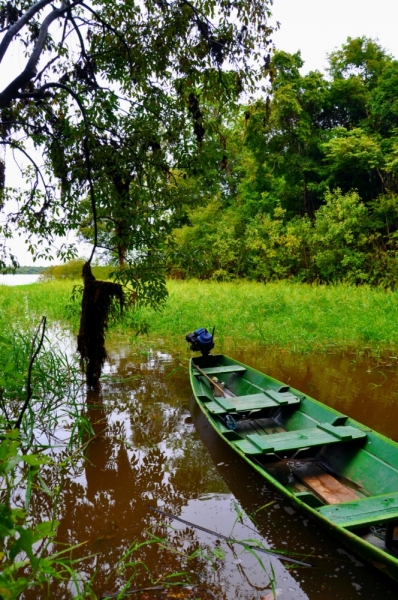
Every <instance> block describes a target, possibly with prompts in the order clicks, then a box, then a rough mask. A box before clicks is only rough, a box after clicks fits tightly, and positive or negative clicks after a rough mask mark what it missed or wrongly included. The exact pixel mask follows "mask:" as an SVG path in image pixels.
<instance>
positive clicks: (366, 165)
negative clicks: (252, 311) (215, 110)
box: [169, 37, 398, 287]
mask: <svg viewBox="0 0 398 600" xmlns="http://www.w3.org/2000/svg"><path fill="white" fill-rule="evenodd" d="M328 58H329V69H328V71H327V72H326V73H325V74H323V73H320V72H318V71H314V72H310V73H307V74H302V66H303V61H302V58H301V55H300V52H297V53H295V54H288V53H286V52H283V51H282V50H278V51H276V52H275V53H274V54H273V57H272V62H271V64H270V73H271V76H272V77H271V79H272V81H271V83H270V84H269V86H268V89H267V91H266V93H265V94H263V95H262V97H259V98H257V99H256V100H254V101H253V102H250V103H249V104H246V105H245V106H242V107H241V110H240V111H239V112H238V113H237V116H236V117H235V119H231V121H230V123H229V124H228V126H227V127H226V128H225V130H224V136H225V138H226V140H227V147H228V149H229V161H228V169H227V185H225V184H221V185H220V186H219V188H218V193H217V194H216V195H213V198H212V200H211V203H209V204H207V205H206V208H205V209H203V208H202V209H198V208H195V207H191V208H189V209H188V212H187V222H186V223H185V224H184V226H183V227H180V228H178V229H176V231H175V236H176V239H177V246H176V248H175V249H174V250H172V251H171V252H170V255H169V273H170V274H171V275H172V276H181V277H187V276H192V275H194V276H199V277H212V278H216V279H231V278H235V277H244V276H246V277H247V276H249V277H253V278H255V279H258V280H262V281H268V280H272V279H280V278H290V279H294V280H298V281H310V282H312V281H319V282H331V281H341V280H345V281H347V282H351V283H356V284H357V283H361V282H367V283H372V284H379V285H384V286H386V287H395V286H396V285H398V254H397V252H398V246H397V238H398V212H397V208H398V178H397V175H398V169H397V165H398V162H397V157H398V154H397V149H398V121H397V116H398V110H397V106H398V101H397V83H398V79H397V77H398V61H397V60H395V59H394V58H393V57H392V56H390V55H389V54H388V53H387V52H386V51H385V50H384V49H383V48H382V47H381V46H380V45H379V44H378V43H376V42H374V41H373V40H369V39H367V38H365V37H362V38H356V39H350V38H349V39H348V40H347V42H346V43H345V44H343V46H342V48H341V49H338V50H336V51H334V52H332V53H331V54H330V55H329V57H328ZM206 213H207V214H208V215H209V218H207V220H205V218H204V215H205V214H206ZM196 256H198V257H200V259H201V260H198V261H196V262H195V261H194V260H192V257H196Z"/></svg>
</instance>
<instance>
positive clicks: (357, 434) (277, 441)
mask: <svg viewBox="0 0 398 600" xmlns="http://www.w3.org/2000/svg"><path fill="white" fill-rule="evenodd" d="M365 437H366V433H365V432H364V431H360V430H359V429H356V428H355V427H351V426H346V425H340V426H335V425H330V424H329V423H319V424H318V426H317V427H311V428H309V429H298V430H296V431H286V432H285V433H273V434H270V435H260V434H258V433H252V434H249V435H247V437H246V439H245V440H239V441H236V442H233V444H234V445H235V446H236V447H237V448H239V449H240V450H241V451H242V452H244V453H245V454H267V453H271V452H275V453H278V452H284V451H287V450H300V449H303V448H311V447H313V446H324V445H325V444H336V443H337V442H347V441H350V440H358V439H361V438H365Z"/></svg>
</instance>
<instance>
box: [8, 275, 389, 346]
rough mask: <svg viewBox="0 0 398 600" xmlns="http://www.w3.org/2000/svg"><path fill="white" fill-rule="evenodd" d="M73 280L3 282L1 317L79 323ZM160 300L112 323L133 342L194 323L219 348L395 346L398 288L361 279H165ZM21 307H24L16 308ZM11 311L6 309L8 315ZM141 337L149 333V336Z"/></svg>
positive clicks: (170, 335) (172, 337)
mask: <svg viewBox="0 0 398 600" xmlns="http://www.w3.org/2000/svg"><path fill="white" fill-rule="evenodd" d="M73 287H74V284H73V283H71V282H48V283H42V284H32V285H30V286H25V287H19V288H5V286H3V287H2V288H1V294H0V311H4V314H5V316H6V318H9V317H11V318H17V319H21V318H22V315H21V307H23V310H25V312H27V313H29V314H32V313H33V314H35V315H38V316H41V315H42V314H46V315H47V317H49V318H50V319H53V320H56V321H63V322H67V323H68V324H69V325H70V326H71V327H72V328H73V329H75V330H76V329H77V327H78V318H79V297H78V296H76V297H75V299H74V300H73V301H72V300H71V292H72V288H73ZM168 289H169V298H168V300H167V302H166V305H165V307H164V308H163V309H162V310H160V311H153V310H151V309H149V308H147V307H138V308H137V309H136V311H135V312H134V313H130V314H127V315H126V318H125V319H124V320H123V321H121V322H120V323H118V324H117V325H113V326H112V327H111V329H112V330H113V331H115V332H119V333H121V334H123V335H125V334H127V335H130V341H131V342H137V341H140V340H143V339H144V340H145V335H144V336H142V335H141V336H140V335H139V336H138V337H137V336H136V333H137V332H141V333H142V332H147V336H148V338H149V340H150V341H156V340H159V339H162V340H164V341H166V344H170V343H171V342H172V343H173V345H175V344H179V346H180V348H182V347H183V344H184V343H185V342H184V341H183V339H184V336H185V333H187V332H188V331H192V329H194V328H196V327H199V326H206V327H208V328H210V327H213V326H215V327H216V335H217V342H218V345H219V347H220V348H223V349H226V350H229V349H234V348H239V347H245V346H248V347H249V346H252V345H253V344H257V345H259V346H262V347H276V348H284V349H289V350H290V351H293V352H313V351H322V352H325V351H326V352H327V351H341V350H347V349H351V350H355V351H356V352H357V353H358V354H359V355H361V354H363V353H372V354H373V355H375V356H377V355H380V354H382V353H384V354H386V353H387V354H395V353H396V352H398V292H391V291H384V290H379V289H375V288H370V287H366V286H361V287H359V286H358V287H354V286H347V285H343V284H341V285H335V286H319V285H305V284H289V283H287V282H280V283H268V284H260V283H253V282H246V281H243V282H237V283H216V282H201V281H196V280H192V281H169V283H168ZM22 312H23V311H22ZM8 316H9V317H8ZM148 338H147V339H148Z"/></svg>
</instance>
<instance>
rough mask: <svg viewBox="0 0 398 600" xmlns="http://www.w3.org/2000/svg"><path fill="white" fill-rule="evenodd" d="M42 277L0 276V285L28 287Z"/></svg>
mask: <svg viewBox="0 0 398 600" xmlns="http://www.w3.org/2000/svg"><path fill="white" fill-rule="evenodd" d="M39 277H40V275H39V274H36V275H25V274H23V275H18V274H17V275H0V285H26V284H28V283H36V281H37V280H38V279H39Z"/></svg>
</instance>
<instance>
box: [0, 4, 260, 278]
mask: <svg viewBox="0 0 398 600" xmlns="http://www.w3.org/2000/svg"><path fill="white" fill-rule="evenodd" d="M269 4H270V2H263V1H260V0H252V1H250V2H247V1H245V0H232V1H228V2H226V1H225V0H193V1H192V2H191V1H188V0H176V1H166V0H144V1H143V2H139V1H135V0H128V1H126V2H123V3H115V2H111V1H109V0H97V1H95V2H92V3H86V2H84V1H83V0H77V1H75V2H71V1H62V2H56V3H54V2H52V1H51V0H39V1H38V2H34V1H30V0H17V1H15V2H14V1H5V0H1V1H0V28H1V38H0V62H1V65H2V67H3V71H4V72H5V73H6V74H7V75H8V82H7V83H6V84H5V85H4V87H3V88H2V89H1V90H0V111H1V126H0V141H1V144H2V146H4V147H5V148H6V150H7V152H6V154H5V158H6V160H2V162H1V168H0V194H1V196H0V198H1V199H0V202H1V204H0V207H1V208H2V209H3V214H5V218H4V219H3V220H2V226H1V227H2V229H1V234H2V237H3V240H4V241H3V243H2V251H3V252H2V256H1V257H0V267H1V268H5V267H6V266H7V264H8V265H9V264H11V265H13V264H15V262H16V259H15V257H12V256H9V255H8V256H7V238H8V237H10V236H12V235H13V234H14V232H15V230H17V231H18V232H20V233H21V232H24V236H25V239H26V240H27V242H28V244H29V245H30V249H31V251H32V253H33V254H34V256H35V257H42V256H45V255H46V254H51V253H52V252H53V249H51V243H52V241H53V240H54V238H55V236H64V235H65V234H66V233H68V232H69V231H71V230H75V231H78V230H79V228H80V227H81V226H82V225H83V227H84V224H85V223H86V225H87V224H90V223H91V225H92V227H93V232H92V239H93V242H94V244H95V245H101V243H102V244H103V245H105V246H106V247H107V249H108V250H109V251H111V252H113V253H114V254H115V255H116V256H117V257H118V261H119V264H120V265H121V266H123V267H124V269H123V272H124V275H123V276H124V277H125V278H127V279H130V280H135V282H136V284H137V285H138V282H143V281H145V280H147V281H149V280H152V281H153V280H156V275H155V276H152V275H151V276H149V275H148V276H147V278H145V273H149V272H151V273H152V274H153V273H156V265H157V264H158V263H159V261H160V262H161V258H162V243H163V241H164V239H165V237H166V236H167V234H168V233H169V232H170V229H171V225H172V222H173V218H175V217H177V215H178V208H179V206H180V205H181V202H182V200H183V199H184V198H186V192H187V186H182V187H181V186H179V185H178V184H179V182H180V181H182V180H183V178H185V177H187V176H189V175H190V174H194V175H195V177H202V178H203V179H204V180H205V181H206V184H207V185H208V186H209V185H210V184H211V181H212V177H213V176H214V174H215V173H216V172H217V171H218V170H219V169H220V165H221V166H222V163H223V157H224V153H225V143H224V139H223V137H222V135H221V134H220V124H221V122H222V120H223V119H224V115H225V113H226V112H227V111H228V108H229V107H231V106H233V105H234V103H235V102H236V100H237V98H238V97H239V95H240V94H241V92H242V91H243V89H247V90H250V89H254V86H255V85H256V82H257V81H258V80H259V79H261V78H262V77H264V76H265V75H266V73H267V71H268V68H269V60H270V55H269V49H270V40H269V37H270V33H271V29H270V27H269V26H268V24H267V19H268V17H269V14H270V13H269ZM21 54H23V56H24V59H23V60H25V61H26V62H25V66H24V68H22V69H21V70H20V72H19V71H16V70H15V65H16V64H19V63H18V62H17V60H16V58H17V57H20V56H21ZM4 79H5V78H4V77H3V78H2V80H3V81H4ZM12 155H13V156H15V157H16V159H17V160H19V159H22V158H23V160H22V161H21V164H22V167H21V169H22V173H21V175H22V176H21V182H18V181H14V180H13V181H12V183H9V182H8V180H7V178H6V174H5V172H6V171H5V167H6V163H8V160H9V158H11V156H12ZM6 184H7V185H6ZM195 190H196V192H193V189H192V188H191V189H190V190H189V194H190V197H192V198H193V199H194V197H195V194H196V196H198V195H199V194H200V192H199V191H198V187H196V188H195ZM101 232H102V237H101ZM105 232H107V235H105ZM35 236H37V237H35ZM36 240H37V241H36ZM59 255H60V257H63V258H65V257H70V256H71V255H72V248H71V247H70V246H68V245H66V244H65V245H63V247H62V248H61V249H60V251H59Z"/></svg>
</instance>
